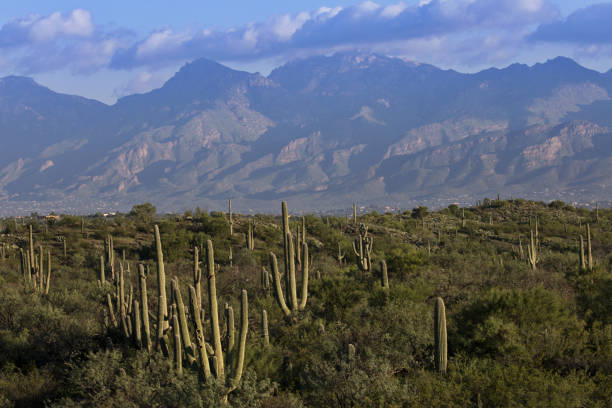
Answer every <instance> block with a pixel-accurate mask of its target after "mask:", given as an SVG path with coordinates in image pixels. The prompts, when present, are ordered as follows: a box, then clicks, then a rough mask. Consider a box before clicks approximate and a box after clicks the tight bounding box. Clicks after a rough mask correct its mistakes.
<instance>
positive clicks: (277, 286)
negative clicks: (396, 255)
mask: <svg viewBox="0 0 612 408" xmlns="http://www.w3.org/2000/svg"><path fill="white" fill-rule="evenodd" d="M270 269H272V275H273V276H274V294H275V295H276V301H277V302H278V305H279V306H280V308H281V310H282V311H283V314H284V315H285V316H286V317H289V316H291V310H289V308H288V307H287V303H285V296H284V295H283V288H282V285H281V279H280V272H279V271H278V262H277V261H276V255H274V253H273V252H270Z"/></svg>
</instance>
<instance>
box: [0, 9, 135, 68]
mask: <svg viewBox="0 0 612 408" xmlns="http://www.w3.org/2000/svg"><path fill="white" fill-rule="evenodd" d="M132 41H134V37H133V35H132V33H131V32H130V31H129V30H125V29H112V28H106V27H98V26H96V25H95V23H94V21H93V18H92V16H91V13H90V12H89V11H87V10H83V9H75V10H73V11H72V12H70V13H67V14H62V13H59V12H55V13H52V14H49V15H47V16H40V15H30V16H27V17H25V18H20V19H13V20H11V21H9V22H7V23H6V24H4V25H3V26H2V27H1V28H0V53H2V54H3V56H4V58H3V59H2V60H0V68H1V69H2V70H4V71H14V72H18V73H24V74H32V73H40V72H50V71H54V70H57V69H64V68H68V69H70V70H72V71H73V72H75V73H89V72H94V71H97V70H99V69H101V68H104V67H106V66H108V64H109V62H110V60H111V58H112V56H113V55H114V54H115V53H116V51H117V50H118V49H119V48H121V47H122V46H124V47H125V46H127V45H128V44H129V43H131V42H132ZM123 44H125V45H123Z"/></svg>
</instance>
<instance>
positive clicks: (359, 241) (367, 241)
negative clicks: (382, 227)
mask: <svg viewBox="0 0 612 408" xmlns="http://www.w3.org/2000/svg"><path fill="white" fill-rule="evenodd" d="M372 242H373V239H372V237H370V236H368V227H367V226H366V225H365V224H361V225H360V226H359V238H356V239H355V241H354V242H353V252H355V255H356V256H357V266H358V267H359V269H360V270H361V271H362V272H367V271H369V270H371V269H372V259H371V255H372Z"/></svg>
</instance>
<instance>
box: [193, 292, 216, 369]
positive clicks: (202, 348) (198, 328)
mask: <svg viewBox="0 0 612 408" xmlns="http://www.w3.org/2000/svg"><path fill="white" fill-rule="evenodd" d="M199 307H200V306H199V304H198V295H197V293H196V289H195V288H194V287H193V286H189V314H190V315H191V321H192V323H193V327H194V329H195V333H196V335H195V342H196V345H197V350H198V357H199V361H200V367H201V368H202V374H203V375H204V379H205V380H206V381H209V380H210V377H211V372H210V363H209V362H208V354H207V353H206V342H205V340H204V329H203V327H202V320H201V319H200V309H199Z"/></svg>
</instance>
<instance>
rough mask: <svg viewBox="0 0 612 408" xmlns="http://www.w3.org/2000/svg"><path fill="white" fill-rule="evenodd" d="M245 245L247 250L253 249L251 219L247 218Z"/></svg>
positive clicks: (253, 240)
mask: <svg viewBox="0 0 612 408" xmlns="http://www.w3.org/2000/svg"><path fill="white" fill-rule="evenodd" d="M245 235H246V247H247V249H248V250H249V251H252V250H254V249H255V239H254V238H253V220H249V225H248V230H247V232H246V234H245Z"/></svg>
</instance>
